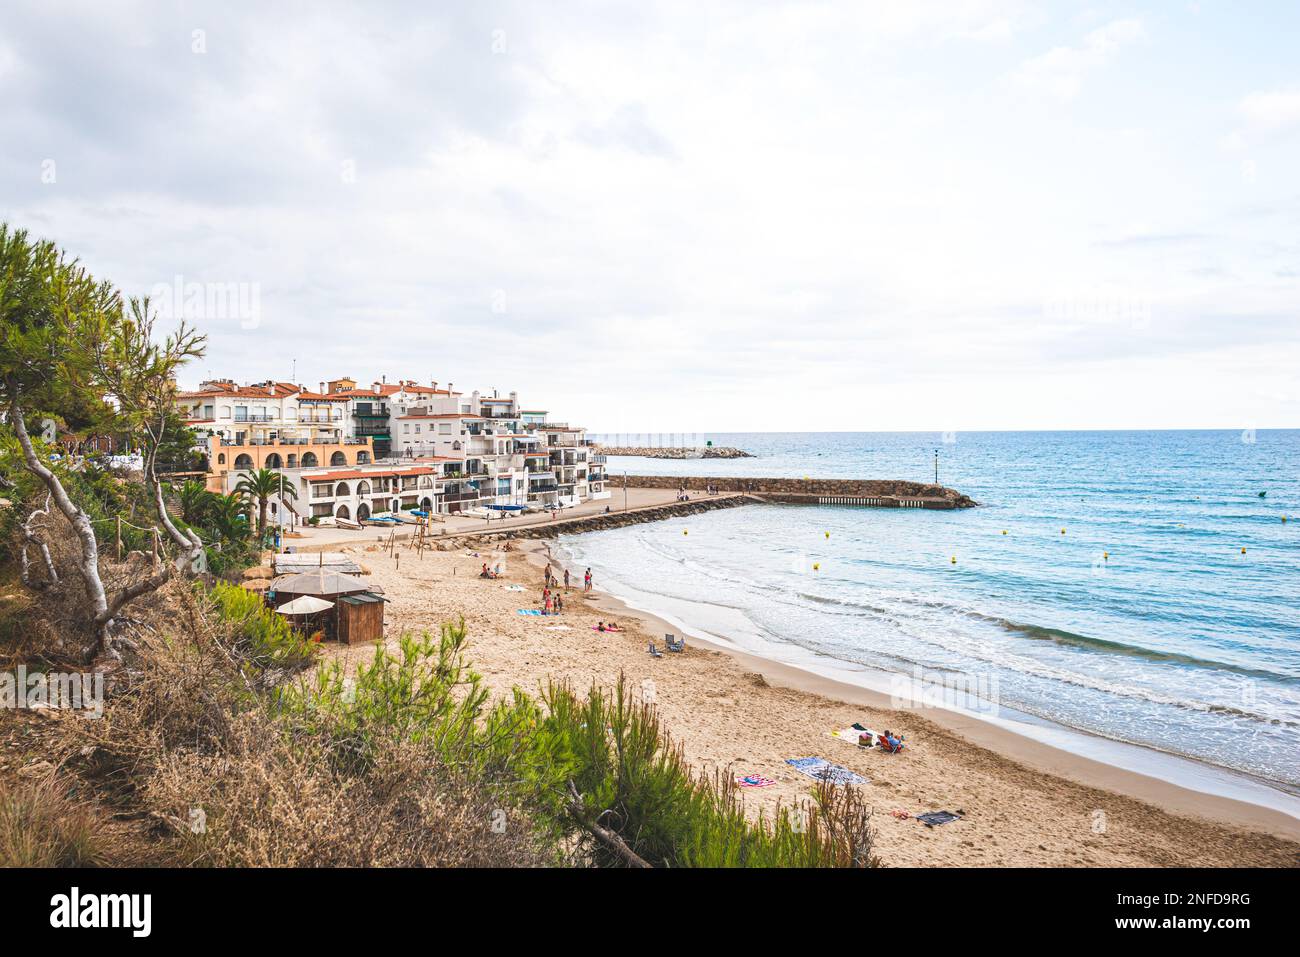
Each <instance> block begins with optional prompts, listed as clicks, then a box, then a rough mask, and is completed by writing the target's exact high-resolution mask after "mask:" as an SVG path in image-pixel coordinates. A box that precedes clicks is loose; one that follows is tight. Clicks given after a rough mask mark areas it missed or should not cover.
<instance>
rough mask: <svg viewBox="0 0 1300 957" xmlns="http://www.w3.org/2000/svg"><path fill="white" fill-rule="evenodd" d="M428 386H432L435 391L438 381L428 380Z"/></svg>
mask: <svg viewBox="0 0 1300 957" xmlns="http://www.w3.org/2000/svg"><path fill="white" fill-rule="evenodd" d="M429 385H430V386H432V387H433V389H434V390H435V391H436V390H437V388H438V380H437V379H430V380H429Z"/></svg>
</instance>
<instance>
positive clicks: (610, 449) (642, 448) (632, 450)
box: [594, 445, 754, 459]
mask: <svg viewBox="0 0 1300 957" xmlns="http://www.w3.org/2000/svg"><path fill="white" fill-rule="evenodd" d="M594 451H595V452H597V453H598V454H600V455H639V456H641V457H642V458H647V459H752V458H753V457H754V456H753V455H751V454H750V453H749V452H746V451H745V450H744V449H735V448H731V447H730V446H721V445H720V446H703V447H700V448H665V449H661V448H655V447H654V446H649V445H597V446H596V447H595V449H594Z"/></svg>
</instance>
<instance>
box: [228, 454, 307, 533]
mask: <svg viewBox="0 0 1300 957" xmlns="http://www.w3.org/2000/svg"><path fill="white" fill-rule="evenodd" d="M282 483H284V476H283V475H281V474H280V473H279V472H277V471H276V470H275V469H257V470H256V471H254V470H252V469H250V470H248V471H247V472H245V473H244V477H243V478H241V479H240V480H239V482H238V484H236V485H235V494H236V495H238V496H240V497H242V498H243V499H245V500H246V501H250V502H256V503H257V532H258V534H259V535H260V534H261V533H263V532H265V531H266V503H267V502H269V501H270V500H271V496H273V495H279V494H280V493H281V492H282V491H283V493H284V497H285V498H293V499H296V498H297V497H298V492H297V491H296V490H295V489H294V487H293V483H292V482H290V483H285V484H284V487H283V489H281V484H282Z"/></svg>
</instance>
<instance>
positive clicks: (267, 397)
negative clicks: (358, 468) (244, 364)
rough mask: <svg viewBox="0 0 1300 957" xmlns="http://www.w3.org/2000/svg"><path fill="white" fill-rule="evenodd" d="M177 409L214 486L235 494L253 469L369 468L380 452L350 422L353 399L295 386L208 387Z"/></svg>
mask: <svg viewBox="0 0 1300 957" xmlns="http://www.w3.org/2000/svg"><path fill="white" fill-rule="evenodd" d="M177 403H178V406H179V409H180V411H181V415H182V417H183V418H184V421H185V424H186V425H188V426H189V427H190V428H192V429H193V430H194V431H195V434H196V435H197V436H198V438H199V442H200V446H201V448H202V450H203V451H204V453H205V454H206V455H207V456H208V477H207V485H208V488H209V489H211V490H212V491H216V492H229V491H230V490H231V488H233V486H234V484H235V483H236V482H238V480H239V475H240V473H242V472H244V471H246V470H249V469H259V468H272V469H297V468H312V467H315V466H318V465H323V464H334V465H342V464H347V463H352V464H362V465H364V464H367V463H369V462H371V461H373V459H374V450H373V449H372V447H371V444H370V440H369V438H367V437H364V436H362V437H358V436H357V435H356V434H355V433H354V431H353V430H352V428H351V423H350V422H349V421H348V419H347V409H346V406H347V401H346V400H342V399H338V398H333V397H331V396H327V395H325V394H323V393H313V392H308V391H307V390H306V389H305V388H303V387H302V386H301V385H295V384H293V383H289V382H260V383H256V384H254V385H247V386H241V385H237V384H236V383H235V382H234V381H232V380H230V379H214V380H209V381H207V382H203V383H202V384H201V385H200V386H199V388H198V389H196V390H194V391H192V392H181V393H179V394H178V396H177Z"/></svg>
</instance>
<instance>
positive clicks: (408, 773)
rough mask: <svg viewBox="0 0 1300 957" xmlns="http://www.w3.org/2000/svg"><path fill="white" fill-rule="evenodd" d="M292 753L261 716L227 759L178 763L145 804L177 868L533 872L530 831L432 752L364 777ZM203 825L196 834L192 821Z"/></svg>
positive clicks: (540, 860) (412, 750) (239, 734)
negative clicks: (159, 822) (157, 813)
mask: <svg viewBox="0 0 1300 957" xmlns="http://www.w3.org/2000/svg"><path fill="white" fill-rule="evenodd" d="M332 764H333V762H332V761H331V760H330V756H329V755H328V754H327V753H325V752H324V751H323V750H319V749H303V748H301V747H296V746H290V745H289V744H288V743H287V742H286V741H285V739H284V738H283V737H282V736H280V735H278V734H277V733H276V732H275V729H273V728H268V727H266V726H265V723H264V722H263V721H262V720H260V719H259V718H258V717H257V716H255V715H251V714H250V715H246V716H244V717H243V718H241V719H240V720H239V721H237V722H235V724H234V725H233V726H232V729H231V734H230V736H229V738H228V739H227V740H226V742H225V747H224V748H223V749H222V751H221V752H220V753H219V754H212V755H199V754H193V753H183V752H179V753H178V752H173V753H171V754H169V755H168V756H166V758H165V759H164V760H163V761H162V762H161V764H160V765H159V766H158V768H156V769H155V771H154V772H153V773H152V774H151V775H150V776H149V778H148V783H147V790H146V793H145V794H144V795H142V797H143V799H144V800H145V802H146V803H147V804H148V805H150V806H151V807H153V808H156V809H162V810H163V811H164V813H166V815H167V818H168V819H169V820H172V821H174V822H175V831H176V836H175V838H174V839H173V844H174V847H175V852H176V854H177V855H178V857H179V858H180V859H181V860H179V861H178V863H186V864H197V865H215V866H220V867H390V866H391V867H413V866H414V867H530V866H540V865H543V864H546V863H552V862H553V861H552V860H550V859H548V858H547V857H546V856H545V855H544V854H543V853H542V851H541V850H540V848H539V846H538V844H537V843H536V841H535V840H534V839H533V837H532V829H531V826H530V825H529V823H528V822H527V821H526V820H524V819H523V818H522V817H521V816H520V815H518V814H517V813H516V812H514V811H512V810H510V809H509V808H507V807H498V806H497V804H496V802H494V801H493V800H492V798H491V796H490V794H489V793H488V791H487V790H486V789H485V788H483V787H482V786H478V785H474V784H471V783H469V782H465V781H458V780H457V779H456V778H455V777H454V776H453V775H451V774H449V773H448V772H447V771H446V769H445V768H444V767H443V766H442V765H441V763H440V762H439V761H438V759H437V758H436V756H435V755H433V754H432V753H430V752H429V751H428V750H427V749H422V748H419V747H415V746H397V747H393V748H387V749H385V750H383V751H381V752H380V753H379V754H378V756H377V760H376V762H375V765H374V767H373V768H372V769H370V770H369V771H368V772H367V773H366V774H364V775H361V776H351V775H347V776H345V775H340V774H337V773H335V772H334V771H333V770H332ZM193 821H201V822H202V823H203V832H202V833H194V832H193V830H191V829H190V828H189V827H187V826H186V825H187V823H188V822H193Z"/></svg>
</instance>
